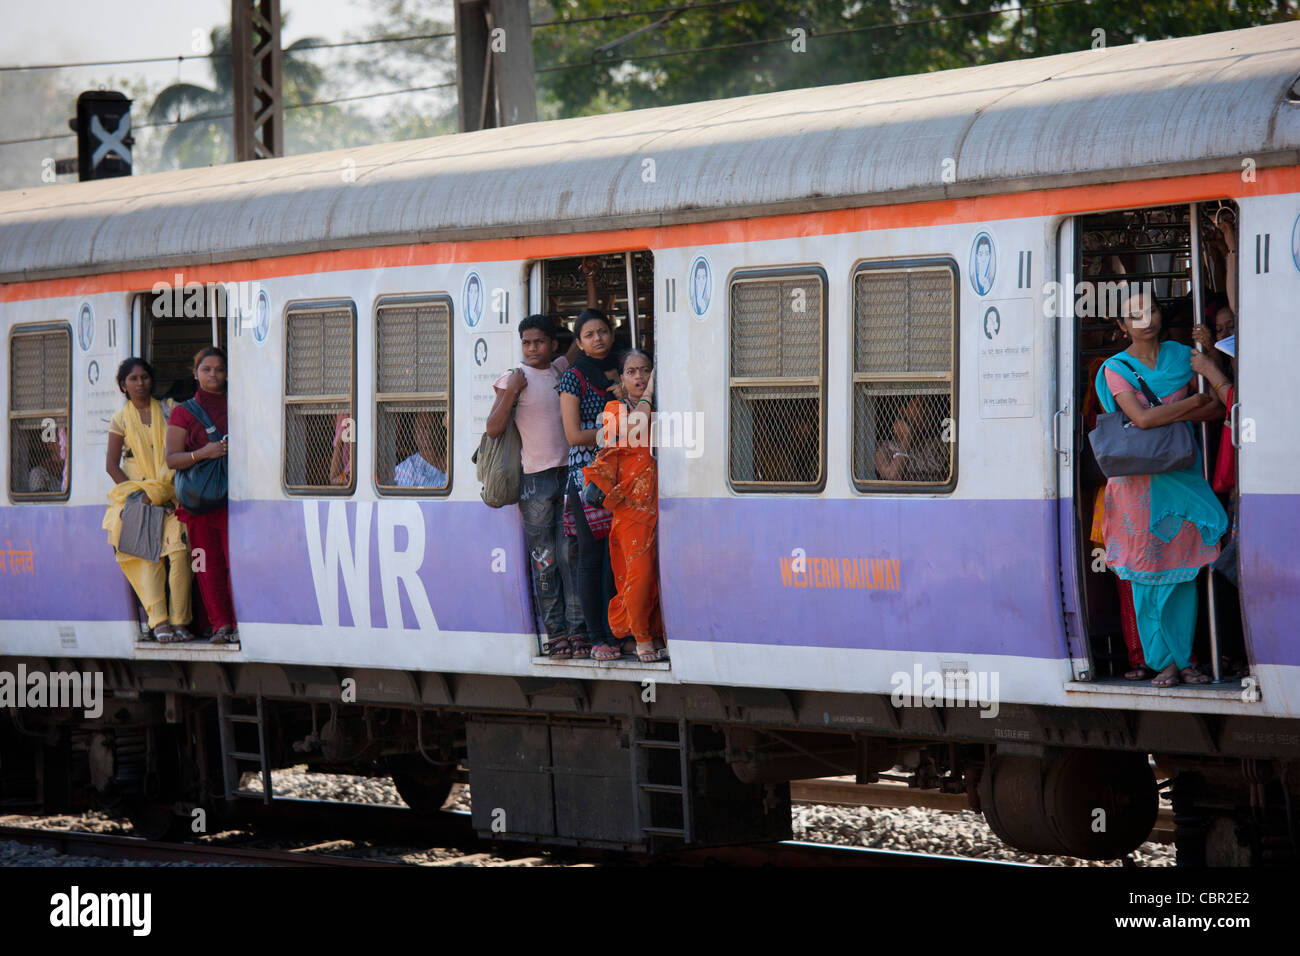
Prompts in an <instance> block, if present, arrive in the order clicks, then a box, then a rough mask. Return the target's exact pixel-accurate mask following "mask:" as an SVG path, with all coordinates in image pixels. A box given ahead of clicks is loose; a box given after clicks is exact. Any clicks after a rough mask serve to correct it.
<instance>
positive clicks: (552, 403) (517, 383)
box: [486, 315, 588, 659]
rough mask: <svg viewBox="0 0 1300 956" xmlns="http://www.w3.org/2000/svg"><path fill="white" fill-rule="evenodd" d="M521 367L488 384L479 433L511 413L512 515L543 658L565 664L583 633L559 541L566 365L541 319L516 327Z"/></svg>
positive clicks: (563, 543)
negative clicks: (515, 439)
mask: <svg viewBox="0 0 1300 956" xmlns="http://www.w3.org/2000/svg"><path fill="white" fill-rule="evenodd" d="M519 339H520V347H521V350H522V352H523V358H524V364H523V365H521V366H519V367H518V368H516V369H513V370H511V371H509V372H506V373H505V374H504V375H502V376H501V377H500V378H499V379H497V380H496V382H495V383H493V388H495V389H496V393H497V398H496V403H495V404H494V405H493V406H492V412H491V414H490V415H488V420H487V428H486V431H487V433H488V435H490V436H491V437H492V438H498V437H500V436H501V434H502V433H504V432H505V430H506V427H507V426H508V425H509V424H510V416H511V413H512V410H513V414H514V419H515V426H516V427H517V428H518V429H519V438H520V444H521V446H522V453H521V456H520V457H521V458H522V460H523V461H522V463H523V471H524V474H523V479H522V481H521V482H520V485H519V514H520V516H521V517H522V518H523V522H524V538H525V541H526V542H527V546H528V557H529V563H530V564H531V566H532V575H533V593H534V594H535V595H536V597H537V606H538V608H539V609H540V611H541V616H542V621H543V623H544V625H545V627H546V634H547V638H548V640H547V642H546V644H544V645H543V647H542V652H543V653H544V654H547V655H548V656H550V657H554V658H557V659H565V658H569V657H573V656H574V655H575V652H583V653H582V656H586V650H587V647H588V645H587V629H586V625H585V624H584V623H583V617H582V604H581V602H580V601H579V600H578V589H577V586H576V585H575V583H574V577H573V575H574V570H575V569H576V567H577V560H576V555H575V554H574V553H573V552H574V539H573V538H572V537H566V536H565V534H564V488H565V478H566V476H567V473H568V466H569V440H568V439H567V438H565V437H564V422H563V420H562V419H561V417H560V395H559V392H557V391H556V386H557V385H558V384H559V381H560V376H561V375H563V374H564V372H565V371H566V370H567V369H568V368H569V364H570V359H568V358H565V357H563V356H561V357H560V358H557V359H555V360H554V361H552V356H553V355H554V354H555V344H556V339H555V326H554V325H553V324H552V322H551V320H550V318H548V317H547V316H545V315H530V316H528V317H527V318H526V319H524V320H522V321H521V322H520V323H519Z"/></svg>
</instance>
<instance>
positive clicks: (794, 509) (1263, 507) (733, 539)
mask: <svg viewBox="0 0 1300 956" xmlns="http://www.w3.org/2000/svg"><path fill="white" fill-rule="evenodd" d="M1056 520H1057V517H1056V502H1055V501H1052V500H1048V501H978V500H977V501H961V500H935V499H926V498H910V499H889V498H881V499H875V500H870V501H868V500H861V499H843V500H824V499H823V500H818V499H794V498H788V499H775V498H771V497H765V498H729V499H708V500H698V499H665V500H664V501H663V502H662V503H661V508H660V546H661V556H660V570H661V575H662V584H663V595H664V596H663V601H664V622H665V627H666V628H667V630H668V635H669V639H670V640H694V641H717V642H725V643H737V644H769V645H785V646H809V647H842V648H869V649H880V650H923V651H930V652H937V653H944V654H954V655H959V654H963V653H966V654H1010V655H1017V656H1024V657H1037V658H1059V657H1063V656H1066V648H1065V638H1064V635H1063V633H1062V616H1061V604H1060V587H1061V585H1060V579H1059V577H1058V568H1057V560H1056V551H1057V537H1056V529H1055V523H1056ZM1242 541H1243V542H1245V543H1248V545H1249V547H1243V551H1242V567H1243V572H1242V573H1243V580H1244V581H1245V582H1246V586H1247V588H1248V589H1249V597H1250V602H1251V603H1250V606H1249V607H1248V608H1247V615H1248V617H1247V626H1248V628H1249V632H1250V640H1251V647H1252V652H1253V659H1254V661H1255V662H1256V663H1259V664H1285V665H1300V641H1298V640H1295V639H1294V638H1293V635H1294V634H1295V632H1296V625H1295V622H1296V621H1297V620H1300V560H1297V554H1296V551H1297V543H1298V542H1300V496H1293V495H1259V496H1247V497H1245V498H1244V499H1243V504H1242ZM700 542H707V546H706V547H701V546H700V544H699V543H700ZM800 556H802V557H803V559H804V568H805V575H804V576H803V577H802V578H799V577H797V576H795V575H793V574H789V576H787V570H788V568H789V566H790V565H792V564H793V562H794V560H795V559H797V558H798V557H800ZM894 562H896V564H895V563H894ZM882 564H883V565H884V567H883V568H882ZM891 569H896V570H894V573H893V577H892V580H891V576H890V572H891ZM878 574H879V577H877V575H878ZM867 575H869V576H867ZM800 585H802V586H800ZM881 585H883V586H881Z"/></svg>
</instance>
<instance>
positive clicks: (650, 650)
mask: <svg viewBox="0 0 1300 956" xmlns="http://www.w3.org/2000/svg"><path fill="white" fill-rule="evenodd" d="M659 650H660V649H659V648H657V647H655V642H654V641H637V642H636V659H637V660H639V661H640V662H641V663H642V664H653V663H655V662H656V661H658V660H659Z"/></svg>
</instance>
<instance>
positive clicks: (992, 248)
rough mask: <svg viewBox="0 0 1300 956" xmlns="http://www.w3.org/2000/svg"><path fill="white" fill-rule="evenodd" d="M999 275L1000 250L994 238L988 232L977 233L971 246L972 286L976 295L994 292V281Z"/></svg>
mask: <svg viewBox="0 0 1300 956" xmlns="http://www.w3.org/2000/svg"><path fill="white" fill-rule="evenodd" d="M997 274H998V250H997V246H996V245H994V243H993V237H992V236H991V235H989V234H988V233H987V232H977V233H976V234H975V241H974V242H972V243H971V245H970V284H971V288H972V289H974V290H975V294H976V295H988V294H989V293H990V292H992V291H993V280H994V279H995V278H997Z"/></svg>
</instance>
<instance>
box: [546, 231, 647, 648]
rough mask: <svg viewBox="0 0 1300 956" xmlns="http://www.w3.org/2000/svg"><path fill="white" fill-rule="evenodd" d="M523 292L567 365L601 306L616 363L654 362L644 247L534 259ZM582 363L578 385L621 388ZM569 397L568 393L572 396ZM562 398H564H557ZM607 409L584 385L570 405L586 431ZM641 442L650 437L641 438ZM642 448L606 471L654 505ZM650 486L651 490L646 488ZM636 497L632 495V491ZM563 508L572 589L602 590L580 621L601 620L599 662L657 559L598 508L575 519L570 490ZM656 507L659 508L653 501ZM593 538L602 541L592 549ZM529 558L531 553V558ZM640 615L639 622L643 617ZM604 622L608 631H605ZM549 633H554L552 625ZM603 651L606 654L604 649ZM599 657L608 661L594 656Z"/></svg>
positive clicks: (577, 355) (593, 451)
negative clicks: (631, 357) (598, 556)
mask: <svg viewBox="0 0 1300 956" xmlns="http://www.w3.org/2000/svg"><path fill="white" fill-rule="evenodd" d="M528 292H529V309H528V311H529V312H530V313H543V314H545V315H547V316H549V317H550V319H551V321H552V323H553V325H554V327H555V329H556V330H557V332H558V337H559V345H558V349H557V353H556V354H557V355H564V356H565V358H566V360H567V362H568V363H577V362H579V361H580V360H581V359H582V358H583V353H582V352H581V351H580V350H579V349H578V347H577V344H576V342H575V341H574V331H575V322H576V320H577V318H578V316H579V315H580V314H581V313H582V312H583V311H584V310H586V309H598V310H600V311H601V312H603V313H604V314H605V315H606V316H607V317H608V318H609V323H610V327H611V330H612V332H613V345H612V348H611V349H610V351H609V353H608V354H609V356H610V357H612V358H614V359H615V361H616V362H617V360H619V359H621V358H622V356H623V355H625V354H626V353H627V352H628V351H629V350H631V349H637V350H639V351H642V352H644V353H646V354H647V355H648V356H649V358H650V362H651V363H653V361H654V346H655V320H654V315H655V310H654V256H653V254H652V253H651V252H650V251H649V250H644V249H642V250H627V251H624V252H610V253H601V254H596V255H586V256H570V257H564V258H555V259H544V260H539V261H537V262H534V263H532V265H531V266H530V268H529V278H528ZM638 362H640V363H642V364H644V360H642V359H638ZM566 364H567V363H566ZM583 364H584V366H585V369H583V368H579V369H577V370H576V371H577V372H578V373H583V372H584V371H585V373H586V376H584V375H582V374H579V375H578V376H577V378H578V379H579V380H582V381H584V382H585V381H586V377H587V376H591V375H597V376H600V377H601V378H602V379H604V380H603V381H602V382H601V383H600V384H601V385H602V386H603V387H612V386H616V385H620V386H621V385H622V384H623V383H622V380H621V378H620V377H619V375H618V373H617V371H613V370H606V371H602V370H600V369H597V368H595V366H592V365H590V364H588V363H585V362H584V363H583ZM629 374H631V375H635V374H636V373H635V371H633V372H630V373H629ZM570 377H571V378H572V377H573V376H570ZM639 387H641V386H640V385H639V384H636V382H635V381H634V385H633V386H632V388H633V389H634V391H635V389H636V388H639ZM572 388H574V389H576V388H577V385H576V384H574V385H573V386H572ZM563 390H564V389H562V391H563ZM570 394H573V393H572V392H570ZM567 397H568V396H565V395H562V396H561V398H562V401H563V400H564V399H565V398H567ZM615 397H617V398H622V397H623V395H622V393H621V391H620V393H619V394H618V395H617V396H613V395H611V396H607V398H608V399H610V400H613V399H614V398H615ZM570 400H571V399H570ZM605 404H606V401H605V400H602V399H591V400H590V402H589V397H588V393H587V392H586V390H585V385H584V390H583V392H582V394H581V396H580V397H579V401H578V402H577V403H575V406H576V408H577V409H578V410H579V414H580V415H581V416H583V417H582V422H583V424H584V426H589V425H590V423H591V422H592V421H599V419H598V418H592V417H591V416H592V415H593V414H594V415H597V416H598V415H599V410H600V409H602V408H603V407H604V405H605ZM655 404H657V402H656V403H655ZM632 407H633V408H634V409H635V408H637V405H636V404H633V406H632ZM643 407H644V406H642V408H643ZM629 414H630V413H629ZM636 418H637V416H632V420H636ZM621 420H622V421H623V422H626V421H628V416H627V415H624V416H622V419H621ZM621 427H622V426H620V428H621ZM585 430H587V431H589V432H590V431H591V429H590V428H589V427H588V428H585ZM644 437H645V438H646V439H649V438H650V435H649V434H646V435H645V436H644ZM634 443H635V439H634ZM575 447H576V446H575ZM640 447H642V448H644V449H646V454H647V455H648V456H649V457H642V458H641V459H640V460H639V462H636V463H634V462H633V461H632V459H631V458H628V459H624V458H619V464H618V466H617V468H615V469H614V470H613V471H612V472H611V474H615V473H616V474H618V475H619V476H620V488H622V487H623V486H624V484H626V487H627V488H629V489H632V490H633V492H635V493H636V494H643V496H644V497H645V498H646V499H647V500H653V494H654V492H653V490H652V489H653V484H650V485H646V484H645V482H644V478H645V477H646V476H647V475H650V474H651V469H653V468H654V467H655V462H654V461H653V457H654V456H655V454H656V451H655V449H654V447H653V445H652V444H650V442H649V441H646V442H643V443H641V446H640ZM598 454H600V449H599V448H598V447H595V446H592V447H590V448H588V449H587V450H586V454H585V455H583V456H579V457H583V458H584V461H585V460H586V459H590V458H594V457H595V456H596V455H598ZM570 457H571V465H572V461H573V460H575V456H574V454H571V456H570ZM609 459H610V456H608V455H607V456H606V460H609ZM570 470H572V468H571V469H570ZM633 471H635V472H636V473H637V474H639V475H640V476H641V479H642V480H640V481H634V480H628V481H627V482H626V483H624V482H623V481H622V478H623V477H627V476H629V475H631V474H632V472H633ZM598 483H599V482H598ZM634 486H635V487H634ZM572 487H573V482H570V483H569V489H570V491H571V490H572ZM647 489H651V490H649V491H647ZM633 497H635V494H634V495H633ZM565 503H566V510H567V512H568V514H566V522H565V523H566V526H567V527H568V528H569V529H571V530H573V531H575V532H576V533H575V534H573V535H568V536H566V541H565V542H564V545H563V546H565V547H567V548H569V550H570V554H569V561H570V566H571V567H572V568H573V573H572V578H573V579H574V584H575V587H576V588H578V589H580V590H581V589H583V588H587V589H589V591H593V590H594V592H599V594H598V595H597V594H595V593H584V594H583V601H582V603H583V616H584V620H586V619H587V618H591V617H593V616H594V615H595V614H596V613H600V614H601V615H602V617H603V618H604V619H605V620H604V622H602V625H601V628H600V629H598V630H595V631H593V630H592V629H591V628H590V621H587V622H586V623H587V625H588V633H587V637H588V638H589V639H591V640H592V641H593V644H594V646H593V650H592V654H593V657H598V655H597V650H598V645H599V642H600V640H601V636H600V635H601V634H604V635H605V636H606V637H609V638H612V637H614V636H617V635H616V634H615V633H614V632H616V631H618V630H620V629H621V628H622V627H626V626H629V624H630V625H631V626H632V629H633V630H634V631H636V630H637V627H636V625H635V620H634V619H637V613H636V612H635V611H634V610H633V609H636V608H641V607H642V605H643V603H644V602H643V601H642V600H641V599H642V598H644V597H645V596H646V593H647V592H646V582H647V581H653V582H654V586H655V587H656V588H657V582H658V579H659V573H658V571H659V569H658V562H657V560H654V561H653V562H652V561H651V559H650V557H649V556H648V555H646V554H644V549H641V553H639V554H636V555H634V554H632V553H630V552H629V551H627V550H626V549H625V548H624V547H623V544H624V541H623V535H622V534H620V532H619V531H618V528H617V525H618V518H617V517H612V516H611V515H610V513H609V512H608V511H603V509H597V510H596V511H593V510H592V509H591V508H585V509H582V514H580V515H579V514H575V513H574V510H573V501H572V499H571V496H570V494H569V493H568V492H566V495H565ZM653 507H654V508H657V502H655V504H654V506H653ZM601 511H603V513H600V512H601ZM588 518H591V519H592V521H591V522H589V521H588V520H587V519H588ZM598 523H599V524H598ZM611 523H612V524H614V525H615V527H613V528H612V529H611V530H609V531H608V532H606V528H609V527H610V525H611ZM579 526H581V527H579ZM584 532H585V533H584ZM580 538H581V539H582V541H583V542H584V543H583V544H582V545H579V539H580ZM593 538H599V539H600V540H599V542H598V543H596V544H595V545H594V546H593ZM593 547H594V549H599V550H602V551H603V553H604V555H605V557H604V559H603V560H604V561H605V562H606V566H605V570H604V575H605V577H604V582H605V583H604V584H603V585H602V586H601V587H595V588H594V589H593V586H592V585H591V584H590V580H589V579H591V578H592V576H593V573H594V572H593V569H592V566H591V559H590V557H589V555H590V554H591V553H593ZM531 557H532V555H530V558H531ZM530 563H531V564H532V565H533V573H534V582H535V586H534V598H535V602H534V607H535V610H536V611H537V619H538V628H537V631H538V635H539V638H538V639H539V642H544V640H545V635H546V634H547V633H548V628H547V627H546V626H545V616H544V614H543V612H542V609H541V608H540V606H539V605H540V604H541V603H542V602H541V598H540V589H539V588H538V587H537V586H536V581H537V579H538V575H539V571H538V567H537V566H536V562H535V561H534V562H530ZM620 588H622V589H624V591H625V592H626V593H625V595H620V596H626V597H628V602H627V605H626V608H627V612H626V615H625V616H622V617H620V618H619V620H618V621H615V618H614V616H613V615H615V614H622V612H614V611H613V608H612V606H611V603H610V600H609V598H612V597H614V596H615V595H617V594H618V593H619V589H620ZM634 594H635V595H637V597H636V598H633V597H632V595H634ZM597 597H599V599H597ZM620 606H622V605H620ZM654 606H655V607H656V608H657V602H655V604H654ZM641 616H642V617H644V616H645V615H641ZM652 617H653V620H654V628H653V630H654V631H655V633H656V634H658V633H659V632H660V631H661V630H662V625H661V624H660V623H659V614H658V612H657V610H656V611H655V612H654V614H653V615H652ZM607 625H608V630H604V628H605V627H606V626H607ZM550 630H552V631H553V628H552V629H550ZM552 636H553V635H552ZM633 643H634V642H633V641H632V640H631V639H630V638H629V639H628V640H627V641H625V642H624V644H623V647H624V659H625V660H626V659H629V658H628V655H631V659H633V660H635V659H636V657H637V654H636V653H635V652H634V651H633V650H632V644H633ZM657 643H658V644H662V643H663V642H662V640H659V641H658V642H657ZM552 644H553V642H552ZM645 647H646V645H641V649H642V653H645V650H644V649H645ZM546 648H547V645H546V644H545V643H539V651H540V652H542V653H545V652H546ZM563 653H564V652H562V655H563ZM600 653H601V654H604V653H608V652H607V651H601V652H600ZM551 656H552V657H554V656H555V655H554V654H553V653H552V654H551ZM598 659H608V658H599V657H598ZM643 659H644V658H643ZM647 662H648V661H647ZM660 666H666V665H660Z"/></svg>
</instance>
